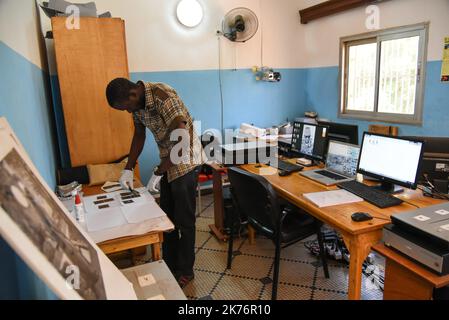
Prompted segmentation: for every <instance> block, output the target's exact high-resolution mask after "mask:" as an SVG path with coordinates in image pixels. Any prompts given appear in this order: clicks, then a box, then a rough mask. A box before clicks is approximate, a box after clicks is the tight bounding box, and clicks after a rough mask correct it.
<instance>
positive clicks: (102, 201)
mask: <svg viewBox="0 0 449 320" xmlns="http://www.w3.org/2000/svg"><path fill="white" fill-rule="evenodd" d="M112 201H114V199H111V198H109V199H104V200H99V201H94V204H95V205H97V204H102V203H108V202H112Z"/></svg>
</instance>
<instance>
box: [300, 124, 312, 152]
mask: <svg viewBox="0 0 449 320" xmlns="http://www.w3.org/2000/svg"><path fill="white" fill-rule="evenodd" d="M315 131H316V126H309V125H306V124H305V125H304V129H303V132H302V141H301V153H303V154H306V155H309V156H311V155H313V146H314V145H315Z"/></svg>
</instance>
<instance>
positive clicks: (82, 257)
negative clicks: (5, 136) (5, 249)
mask: <svg viewBox="0 0 449 320" xmlns="http://www.w3.org/2000/svg"><path fill="white" fill-rule="evenodd" d="M0 206H1V207H2V208H3V210H4V211H5V212H6V214H7V215H8V216H9V217H10V218H11V219H12V220H13V221H14V222H15V223H16V224H17V226H18V227H19V228H20V229H21V230H22V231H23V232H24V234H25V235H26V236H27V237H28V238H29V239H30V240H31V241H32V242H33V244H34V245H35V246H36V247H37V248H38V249H39V251H40V252H41V253H42V254H43V255H44V256H45V257H46V258H47V260H48V261H49V262H50V263H51V264H52V265H53V266H54V268H55V269H56V270H57V271H58V272H59V273H60V274H61V276H62V277H63V278H66V277H67V274H66V268H67V267H69V266H71V265H75V266H77V267H78V268H79V271H80V273H79V275H80V279H79V280H80V281H79V288H75V290H76V291H77V293H78V294H79V295H80V296H81V297H82V298H84V299H89V300H96V299H106V292H105V288H104V283H103V277H102V274H101V267H100V262H99V259H98V254H97V251H96V250H95V248H94V247H93V246H92V245H91V244H90V243H89V241H87V239H86V238H85V237H84V236H83V235H82V233H81V232H80V231H79V230H78V229H77V227H76V226H75V225H74V224H73V222H72V221H71V220H70V219H69V217H68V216H67V215H66V214H65V213H64V211H63V210H62V209H61V208H60V207H59V206H58V205H57V203H56V202H55V200H54V199H53V198H52V197H51V196H50V194H49V193H48V192H47V191H46V189H45V188H44V186H43V185H42V183H41V182H40V181H39V180H38V178H37V177H36V176H35V175H34V174H33V172H32V170H31V169H30V168H29V167H28V166H27V164H26V163H25V162H24V160H23V159H22V158H21V156H20V155H19V153H18V152H17V151H16V150H15V149H12V150H11V151H10V152H9V153H8V154H7V155H6V156H5V157H4V158H3V159H2V160H1V161H0Z"/></svg>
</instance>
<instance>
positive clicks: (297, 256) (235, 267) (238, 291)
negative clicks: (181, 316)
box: [184, 195, 383, 300]
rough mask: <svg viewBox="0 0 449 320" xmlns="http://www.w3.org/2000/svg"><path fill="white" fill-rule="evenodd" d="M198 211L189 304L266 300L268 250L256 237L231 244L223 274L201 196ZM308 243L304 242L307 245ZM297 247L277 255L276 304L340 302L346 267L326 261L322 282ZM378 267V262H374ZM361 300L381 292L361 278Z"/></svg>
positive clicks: (221, 251)
mask: <svg viewBox="0 0 449 320" xmlns="http://www.w3.org/2000/svg"><path fill="white" fill-rule="evenodd" d="M202 203H203V208H202V211H201V213H200V214H199V216H198V218H197V232H196V262H195V279H194V280H193V281H192V282H191V283H189V284H188V285H187V287H186V288H185V289H184V292H185V294H186V296H187V297H188V298H189V299H214V300H215V299H223V300H257V299H262V300H268V299H270V298H271V277H272V271H273V270H272V269H273V261H274V245H273V243H272V242H271V241H270V240H268V239H265V238H262V237H258V238H257V240H256V244H255V245H250V244H249V243H248V241H247V239H246V238H243V237H242V238H237V239H236V240H235V241H234V252H236V253H237V255H235V256H234V260H233V263H232V269H231V270H227V269H226V259H227V243H222V242H220V241H218V240H217V239H216V238H215V237H214V236H213V235H211V234H210V232H209V227H208V226H209V224H213V222H214V220H213V214H214V211H213V210H214V209H213V199H212V196H211V195H207V196H203V201H202ZM308 240H311V239H307V240H305V241H308ZM305 241H303V242H299V243H297V244H295V245H293V246H291V247H288V248H286V249H284V250H282V251H281V252H282V254H281V269H280V282H279V289H278V299H280V300H310V299H312V300H337V299H338V300H342V299H346V296H347V291H348V270H349V269H348V267H347V265H346V264H344V263H338V262H335V261H332V260H329V263H330V267H329V269H330V270H329V271H330V279H326V278H325V277H324V273H323V270H322V268H321V267H319V266H318V265H319V264H318V263H317V258H316V257H315V256H313V255H311V254H310V253H309V252H308V251H307V249H306V248H305V247H304V242H305ZM378 263H379V264H380V268H381V269H382V268H383V265H382V263H383V261H382V260H381V259H380V261H379V262H378ZM363 278H364V279H363V280H364V281H363V288H362V298H363V299H366V300H379V299H382V291H381V290H380V289H378V288H376V287H375V286H373V285H370V282H369V281H368V279H367V278H366V277H365V276H363Z"/></svg>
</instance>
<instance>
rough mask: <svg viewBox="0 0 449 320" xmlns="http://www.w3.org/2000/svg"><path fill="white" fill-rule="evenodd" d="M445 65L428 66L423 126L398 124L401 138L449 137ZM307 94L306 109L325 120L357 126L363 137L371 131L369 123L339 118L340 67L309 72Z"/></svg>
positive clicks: (433, 63)
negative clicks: (365, 132) (441, 80)
mask: <svg viewBox="0 0 449 320" xmlns="http://www.w3.org/2000/svg"><path fill="white" fill-rule="evenodd" d="M441 64H442V62H441V61H429V62H428V63H427V76H426V90H425V96H424V113H423V124H422V126H411V125H397V124H394V125H395V126H399V134H400V135H417V136H446V137H449V112H448V106H449V102H448V99H449V84H448V83H442V82H440V78H441ZM306 95H307V98H306V106H307V107H306V109H307V110H312V111H316V112H318V114H319V116H320V117H321V118H327V119H330V120H333V121H338V122H341V123H350V124H357V125H358V126H359V135H361V134H362V133H363V131H367V130H368V126H369V124H370V123H371V122H369V121H361V120H347V119H339V118H338V116H337V113H338V106H339V103H340V97H339V79H338V67H327V68H311V69H308V70H307V87H306ZM304 111H305V110H304Z"/></svg>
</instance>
